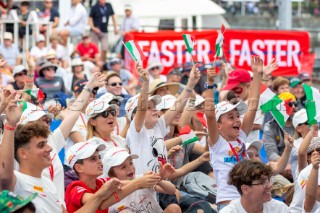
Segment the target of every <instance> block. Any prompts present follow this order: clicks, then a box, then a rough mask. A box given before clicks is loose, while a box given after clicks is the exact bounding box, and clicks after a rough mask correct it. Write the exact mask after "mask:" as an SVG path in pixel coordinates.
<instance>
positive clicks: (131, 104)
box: [124, 93, 161, 121]
mask: <svg viewBox="0 0 320 213" xmlns="http://www.w3.org/2000/svg"><path fill="white" fill-rule="evenodd" d="M139 96H140V93H138V94H137V95H135V96H133V97H131V98H130V99H129V100H128V101H127V103H126V105H125V107H124V108H125V111H126V114H127V116H128V119H129V120H130V121H131V120H132V114H133V111H134V110H135V108H137V106H138V98H139ZM151 100H152V101H154V103H155V105H156V106H157V105H158V104H160V103H161V96H160V95H153V96H151V97H149V98H148V101H151Z"/></svg>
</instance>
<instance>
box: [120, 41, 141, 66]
mask: <svg viewBox="0 0 320 213" xmlns="http://www.w3.org/2000/svg"><path fill="white" fill-rule="evenodd" d="M124 46H125V47H126V48H127V50H128V52H129V53H130V55H131V56H132V58H133V60H135V61H136V62H140V61H143V60H144V59H145V56H144V54H143V52H142V50H141V48H140V46H139V45H138V44H137V43H136V42H135V41H133V40H131V41H128V42H126V43H125V44H124Z"/></svg>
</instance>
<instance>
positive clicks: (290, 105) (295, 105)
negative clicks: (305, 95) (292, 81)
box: [288, 101, 298, 107]
mask: <svg viewBox="0 0 320 213" xmlns="http://www.w3.org/2000/svg"><path fill="white" fill-rule="evenodd" d="M288 105H289V107H293V106H294V107H298V103H297V102H296V101H290V102H289V103H288Z"/></svg>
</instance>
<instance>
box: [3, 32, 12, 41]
mask: <svg viewBox="0 0 320 213" xmlns="http://www.w3.org/2000/svg"><path fill="white" fill-rule="evenodd" d="M3 39H5V40H11V41H12V40H13V35H12V33H10V32H5V33H3Z"/></svg>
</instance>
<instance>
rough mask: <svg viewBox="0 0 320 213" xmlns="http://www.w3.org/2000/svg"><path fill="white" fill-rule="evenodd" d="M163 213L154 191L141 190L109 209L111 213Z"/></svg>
mask: <svg viewBox="0 0 320 213" xmlns="http://www.w3.org/2000/svg"><path fill="white" fill-rule="evenodd" d="M122 211H123V212H126V213H136V212H154V213H160V212H163V210H162V209H161V207H160V205H159V203H158V202H157V199H156V192H155V190H154V189H139V190H137V191H135V192H133V193H131V194H130V195H128V196H127V197H125V198H124V199H122V200H121V201H120V202H118V203H116V204H114V205H112V206H111V207H109V213H118V212H122Z"/></svg>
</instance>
